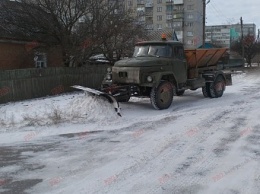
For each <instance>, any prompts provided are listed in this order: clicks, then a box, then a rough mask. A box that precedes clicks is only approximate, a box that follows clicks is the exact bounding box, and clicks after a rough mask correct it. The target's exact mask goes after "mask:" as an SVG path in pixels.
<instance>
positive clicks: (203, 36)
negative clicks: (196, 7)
mask: <svg viewBox="0 0 260 194" xmlns="http://www.w3.org/2000/svg"><path fill="white" fill-rule="evenodd" d="M202 1H203V21H202V25H203V30H202V31H203V32H202V33H203V34H202V48H205V25H206V0H202Z"/></svg>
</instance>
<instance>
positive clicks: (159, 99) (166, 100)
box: [150, 81, 174, 110]
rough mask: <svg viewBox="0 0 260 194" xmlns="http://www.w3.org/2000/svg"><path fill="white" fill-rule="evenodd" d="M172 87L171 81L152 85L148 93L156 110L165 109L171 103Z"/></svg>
mask: <svg viewBox="0 0 260 194" xmlns="http://www.w3.org/2000/svg"><path fill="white" fill-rule="evenodd" d="M173 87H174V85H173V84H172V83H171V82H168V81H163V82H161V83H160V84H159V86H158V87H153V88H152V90H151V93H150V100H151V104H152V105H153V107H154V108H155V109H157V110H162V109H167V108H169V107H170V106H171V104H172V99H173Z"/></svg>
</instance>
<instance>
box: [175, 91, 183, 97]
mask: <svg viewBox="0 0 260 194" xmlns="http://www.w3.org/2000/svg"><path fill="white" fill-rule="evenodd" d="M184 92H185V90H179V91H177V92H176V95H177V96H182V95H183V94H184Z"/></svg>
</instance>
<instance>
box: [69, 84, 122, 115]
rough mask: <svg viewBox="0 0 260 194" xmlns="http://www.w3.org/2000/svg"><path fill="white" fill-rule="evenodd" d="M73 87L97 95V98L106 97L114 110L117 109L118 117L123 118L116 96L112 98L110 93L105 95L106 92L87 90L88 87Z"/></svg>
mask: <svg viewBox="0 0 260 194" xmlns="http://www.w3.org/2000/svg"><path fill="white" fill-rule="evenodd" d="M71 87H72V88H75V89H79V90H83V91H85V92H88V93H91V94H95V95H97V96H103V97H105V98H106V99H107V100H108V101H109V102H110V103H111V104H113V105H114V108H115V111H116V113H117V115H118V116H120V117H121V114H120V107H119V103H118V102H117V100H116V99H115V98H114V96H112V95H110V94H108V93H105V92H101V91H99V90H95V89H92V88H87V87H83V86H78V85H74V86H71Z"/></svg>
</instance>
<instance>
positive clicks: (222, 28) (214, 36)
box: [205, 24, 256, 48]
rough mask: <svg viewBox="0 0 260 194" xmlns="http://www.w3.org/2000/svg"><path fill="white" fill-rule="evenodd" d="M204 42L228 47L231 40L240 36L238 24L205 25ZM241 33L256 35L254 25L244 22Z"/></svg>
mask: <svg viewBox="0 0 260 194" xmlns="http://www.w3.org/2000/svg"><path fill="white" fill-rule="evenodd" d="M205 31H206V32H205V33H206V40H205V41H206V42H210V43H213V44H217V45H220V46H223V47H228V48H230V45H231V44H232V42H233V41H236V40H238V39H239V38H241V35H242V33H241V32H242V31H241V25H240V24H231V25H216V26H206V30H205ZM243 35H244V36H247V35H251V36H254V37H256V25H255V24H244V25H243Z"/></svg>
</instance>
